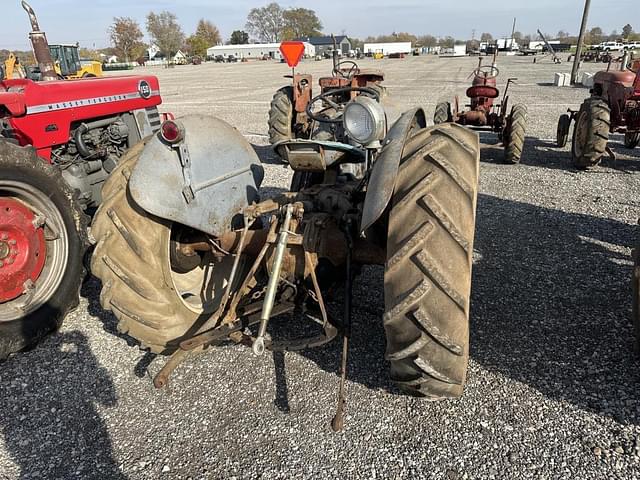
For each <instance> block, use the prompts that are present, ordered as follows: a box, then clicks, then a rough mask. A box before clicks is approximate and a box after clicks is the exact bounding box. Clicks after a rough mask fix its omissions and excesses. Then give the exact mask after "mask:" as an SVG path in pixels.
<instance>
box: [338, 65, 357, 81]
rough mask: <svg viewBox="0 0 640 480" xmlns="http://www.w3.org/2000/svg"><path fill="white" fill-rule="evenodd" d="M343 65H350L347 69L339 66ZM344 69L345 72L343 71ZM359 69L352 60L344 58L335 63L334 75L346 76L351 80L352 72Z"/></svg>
mask: <svg viewBox="0 0 640 480" xmlns="http://www.w3.org/2000/svg"><path fill="white" fill-rule="evenodd" d="M343 65H351V67H350V68H348V69H343V68H341V67H342V66H343ZM345 70H346V72H345ZM359 70H360V67H358V64H357V63H356V62H354V61H352V60H344V61H342V62H340V63H338V64H337V65H336V69H335V73H336V75H338V76H340V77H342V78H346V79H347V80H351V77H353V75H354V74H356V73H357V72H358V71H359Z"/></svg>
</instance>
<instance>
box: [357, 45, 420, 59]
mask: <svg viewBox="0 0 640 480" xmlns="http://www.w3.org/2000/svg"><path fill="white" fill-rule="evenodd" d="M363 51H364V53H365V54H374V53H378V52H380V53H382V54H383V55H384V56H389V55H391V54H398V53H404V54H405V55H408V54H410V53H411V51H412V49H411V42H391V43H365V44H364V49H363Z"/></svg>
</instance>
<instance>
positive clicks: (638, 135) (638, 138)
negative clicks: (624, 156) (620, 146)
mask: <svg viewBox="0 0 640 480" xmlns="http://www.w3.org/2000/svg"><path fill="white" fill-rule="evenodd" d="M639 143H640V132H627V133H625V134H624V146H625V147H626V148H630V149H634V148H636V147H637V146H638V144H639Z"/></svg>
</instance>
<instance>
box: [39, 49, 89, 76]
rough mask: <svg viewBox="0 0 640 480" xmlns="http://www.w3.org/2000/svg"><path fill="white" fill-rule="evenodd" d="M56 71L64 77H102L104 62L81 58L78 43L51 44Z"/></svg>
mask: <svg viewBox="0 0 640 480" xmlns="http://www.w3.org/2000/svg"><path fill="white" fill-rule="evenodd" d="M49 50H50V51H51V57H52V58H53V61H54V63H55V69H56V73H57V74H58V75H59V76H61V77H64V78H86V77H101V76H102V64H101V63H100V62H95V61H92V60H80V54H79V48H78V45H49Z"/></svg>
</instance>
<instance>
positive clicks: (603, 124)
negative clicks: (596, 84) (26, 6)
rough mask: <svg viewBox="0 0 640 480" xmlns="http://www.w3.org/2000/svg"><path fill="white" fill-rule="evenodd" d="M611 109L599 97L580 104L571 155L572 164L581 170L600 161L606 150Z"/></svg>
mask: <svg viewBox="0 0 640 480" xmlns="http://www.w3.org/2000/svg"><path fill="white" fill-rule="evenodd" d="M610 125H611V110H610V109H609V105H607V102H605V101H604V100H602V99H600V98H596V97H594V98H587V99H586V100H585V101H584V102H583V103H582V105H581V106H580V111H579V112H578V114H577V115H576V122H575V125H574V127H573V145H572V147H571V156H572V158H573V165H574V166H575V167H576V168H579V169H581V170H584V169H587V168H589V167H594V166H596V165H598V163H600V160H601V159H602V156H603V155H604V154H605V152H606V150H607V143H608V142H609V128H610Z"/></svg>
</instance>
